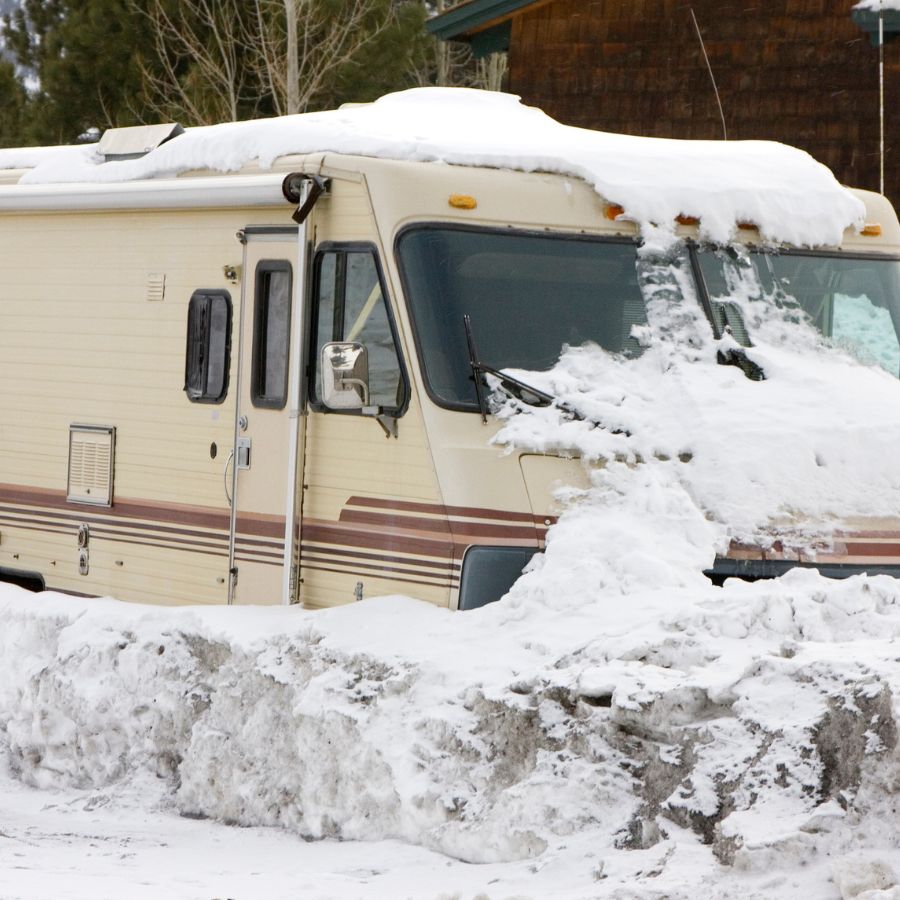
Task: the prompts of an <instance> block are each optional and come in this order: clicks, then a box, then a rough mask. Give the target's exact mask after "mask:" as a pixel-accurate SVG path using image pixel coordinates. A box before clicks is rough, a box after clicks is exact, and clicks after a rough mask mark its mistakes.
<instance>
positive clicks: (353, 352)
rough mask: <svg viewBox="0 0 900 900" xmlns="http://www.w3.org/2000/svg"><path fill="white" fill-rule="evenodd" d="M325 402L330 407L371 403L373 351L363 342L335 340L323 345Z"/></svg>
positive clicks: (343, 407)
mask: <svg viewBox="0 0 900 900" xmlns="http://www.w3.org/2000/svg"><path fill="white" fill-rule="evenodd" d="M321 362H322V365H321V367H320V368H321V372H322V402H323V403H324V404H325V406H327V407H328V408H329V409H362V408H363V407H366V406H368V405H369V354H368V352H367V351H366V348H365V346H364V345H363V344H357V343H355V342H351V341H346V342H334V343H330V344H325V346H324V347H322V360H321Z"/></svg>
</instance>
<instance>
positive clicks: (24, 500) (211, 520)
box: [0, 484, 284, 537]
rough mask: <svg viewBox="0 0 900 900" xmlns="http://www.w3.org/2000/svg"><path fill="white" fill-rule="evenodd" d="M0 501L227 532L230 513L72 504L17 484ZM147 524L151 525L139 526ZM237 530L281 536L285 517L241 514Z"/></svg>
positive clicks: (3, 489)
mask: <svg viewBox="0 0 900 900" xmlns="http://www.w3.org/2000/svg"><path fill="white" fill-rule="evenodd" d="M0 501H5V502H7V503H15V504H17V505H24V504H29V505H31V506H41V507H46V508H49V509H58V510H62V511H63V514H64V515H65V516H66V517H67V518H73V519H76V520H81V521H83V520H84V519H85V518H94V519H95V520H96V521H108V522H109V523H112V522H116V521H118V520H120V519H148V520H150V521H154V522H171V523H178V524H184V525H193V526H194V527H201V528H211V529H215V530H217V531H225V532H227V531H228V529H229V527H230V524H231V512H230V510H227V509H217V508H214V507H209V506H192V505H188V504H181V503H167V502H164V501H160V502H157V503H152V502H150V501H147V500H129V499H118V498H117V499H116V500H115V502H114V503H113V505H112V506H111V507H99V508H97V507H91V506H90V505H82V504H74V503H70V502H69V501H68V500H66V495H65V492H64V491H54V490H47V489H45V488H31V487H22V486H19V485H11V484H0ZM142 527H150V526H142ZM237 527H238V531H241V532H245V533H247V534H254V535H259V536H261V537H282V536H283V535H284V516H277V515H269V514H267V513H240V514H239V515H238V525H237Z"/></svg>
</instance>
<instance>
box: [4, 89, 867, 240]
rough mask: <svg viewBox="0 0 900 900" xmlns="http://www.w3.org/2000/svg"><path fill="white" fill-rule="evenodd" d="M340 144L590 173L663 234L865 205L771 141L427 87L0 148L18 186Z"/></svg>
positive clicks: (717, 235)
mask: <svg viewBox="0 0 900 900" xmlns="http://www.w3.org/2000/svg"><path fill="white" fill-rule="evenodd" d="M320 151H331V152H336V153H347V154H355V155H361V156H372V157H379V158H384V159H395V160H415V161H426V162H435V163H449V164H457V165H473V166H486V167H496V168H507V169H514V170H519V171H524V172H534V171H541V172H551V173H559V174H565V175H569V176H574V177H578V178H581V179H583V180H584V181H586V182H587V183H588V184H590V185H591V186H592V187H593V188H594V189H595V190H596V191H597V193H598V194H600V195H601V196H602V197H603V198H604V199H606V200H607V201H609V202H610V203H614V204H619V205H621V206H622V207H624V209H625V214H626V215H627V216H628V217H629V218H631V219H634V220H636V221H637V222H638V223H639V225H640V227H641V230H642V233H643V235H644V237H645V239H648V238H651V237H652V238H653V239H654V240H656V241H660V240H661V241H662V242H663V243H665V241H666V240H667V238H668V236H669V235H670V234H671V233H673V231H674V219H675V218H676V216H679V215H685V216H692V217H698V218H699V219H700V220H701V226H700V227H701V236H702V237H706V238H709V239H711V240H714V241H717V242H725V241H727V240H728V239H729V238H730V237H731V236H732V235H733V233H734V231H735V227H736V225H737V223H739V222H752V223H754V224H756V225H757V226H758V227H759V229H760V232H761V234H762V236H763V237H764V238H765V239H767V240H771V241H777V242H785V243H791V244H794V245H797V246H820V245H838V244H840V243H841V238H842V235H843V233H844V231H845V229H847V228H849V227H853V226H858V225H860V224H861V223H862V220H863V217H864V213H865V210H864V206H863V204H862V202H861V201H860V200H859V199H857V198H856V197H854V195H853V194H851V193H850V191H848V190H847V189H845V188H843V187H841V185H839V184H838V183H837V181H836V180H835V178H834V176H833V175H832V174H831V172H830V171H829V170H828V169H827V168H826V167H825V166H823V165H821V164H819V163H817V162H816V161H815V160H813V159H812V157H810V156H809V155H808V154H807V153H804V152H803V151H801V150H797V149H795V148H792V147H787V146H785V145H783V144H778V143H774V142H768V141H728V142H725V141H678V140H666V139H660V138H642V137H633V136H627V135H617V134H607V133H604V132H597V131H590V130H586V129H582V128H573V127H570V126H566V125H562V124H560V123H559V122H556V121H555V120H553V119H551V118H550V117H549V116H547V115H545V114H544V113H543V112H541V111H540V110H538V109H534V108H531V107H527V106H524V105H523V104H522V103H521V102H520V100H519V98H518V97H516V96H513V95H509V94H500V93H491V92H482V91H475V90H469V89H459V88H416V89H413V90H409V91H403V92H400V93H395V94H389V95H387V96H385V97H382V98H381V99H380V100H377V101H375V102H374V103H371V104H367V105H362V106H354V107H348V108H343V109H339V110H331V111H326V112H316V113H304V114H302V115H296V116H286V117H283V118H277V119H263V120H257V121H249V122H234V123H228V124H222V125H213V126H207V127H202V128H192V129H189V130H188V131H187V132H186V133H185V134H184V135H181V136H180V137H178V138H176V139H174V140H171V141H169V142H168V143H166V144H164V145H163V146H161V147H159V148H157V149H156V150H154V151H152V152H151V153H149V154H147V155H146V156H144V157H142V158H140V159H137V160H128V161H117V162H104V161H103V158H102V157H101V156H100V155H99V152H98V145H97V144H92V145H86V146H78V147H60V148H25V149H13V150H0V169H20V168H21V169H28V170H29V171H28V172H26V173H25V174H24V175H23V176H22V178H21V181H20V183H22V184H26V183H28V184H38V183H44V184H48V183H66V182H94V183H97V182H105V183H109V182H122V181H132V180H136V179H147V178H157V177H161V176H171V175H173V174H178V173H181V172H187V171H191V170H202V169H211V170H217V171H222V172H233V171H237V170H239V169H240V168H241V167H243V166H246V165H248V164H251V163H258V164H259V165H260V166H262V167H263V168H268V167H271V166H272V165H273V163H274V162H275V160H276V159H278V158H279V157H281V156H285V155H289V154H302V153H313V152H320Z"/></svg>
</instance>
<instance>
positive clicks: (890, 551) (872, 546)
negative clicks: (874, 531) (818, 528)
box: [817, 541, 900, 558]
mask: <svg viewBox="0 0 900 900" xmlns="http://www.w3.org/2000/svg"><path fill="white" fill-rule="evenodd" d="M843 543H844V547H845V549H843V550H841V551H835V552H831V553H829V552H828V551H827V550H820V551H819V553H818V554H817V555H818V556H819V557H820V558H823V557H825V558H827V557H830V556H900V544H897V543H890V544H888V543H884V544H878V543H874V542H863V541H861V542H859V543H854V542H851V541H844V542H843Z"/></svg>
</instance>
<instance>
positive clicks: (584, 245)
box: [398, 226, 647, 409]
mask: <svg viewBox="0 0 900 900" xmlns="http://www.w3.org/2000/svg"><path fill="white" fill-rule="evenodd" d="M398 256H399V261H400V267H401V272H402V274H403V280H404V286H405V288H406V294H407V298H408V301H409V304H410V309H411V313H412V318H413V322H414V326H415V329H416V338H417V342H418V345H419V351H420V354H421V359H422V361H423V368H424V374H425V379H426V382H427V384H428V387H429V390H430V392H431V394H432V396H433V397H434V398H435V399H436V400H437V401H438V402H439V403H441V404H442V405H445V406H450V407H453V408H466V409H469V408H471V409H477V408H478V403H477V396H476V391H475V382H474V380H473V376H472V368H471V365H470V358H469V351H468V347H467V344H466V331H465V325H464V320H463V317H464V316H465V315H467V314H468V315H469V316H470V317H471V322H472V332H473V334H474V337H475V340H476V342H477V346H478V353H479V356H480V357H481V361H482V362H483V363H485V364H486V365H489V366H491V367H493V368H495V369H508V368H515V369H529V370H532V371H533V370H545V369H549V368H551V367H552V366H553V365H554V364H555V363H556V362H557V360H558V359H559V356H560V353H561V352H562V349H563V347H564V346H566V345H568V346H578V345H580V344H583V343H585V342H588V341H592V342H594V343H596V344H599V345H600V346H601V347H603V348H605V349H606V350H609V351H611V352H613V353H623V354H626V355H636V354H638V353H639V352H640V346H639V344H638V342H637V340H636V339H635V338H634V337H633V336H632V326H634V325H641V324H645V323H646V321H647V319H646V313H645V310H644V300H643V297H642V296H641V291H640V288H639V286H638V281H637V273H636V269H635V262H636V248H635V245H634V244H633V243H632V242H630V241H611V240H598V239H596V238H584V237H582V236H580V235H558V234H557V235H550V234H534V233H531V232H515V231H491V230H486V229H484V230H482V229H478V230H476V229H470V228H460V227H452V226H441V227H437V226H425V227H419V228H413V229H410V230H408V231H406V232H404V233H403V234H402V235H401V237H400V239H399V241H398Z"/></svg>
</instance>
